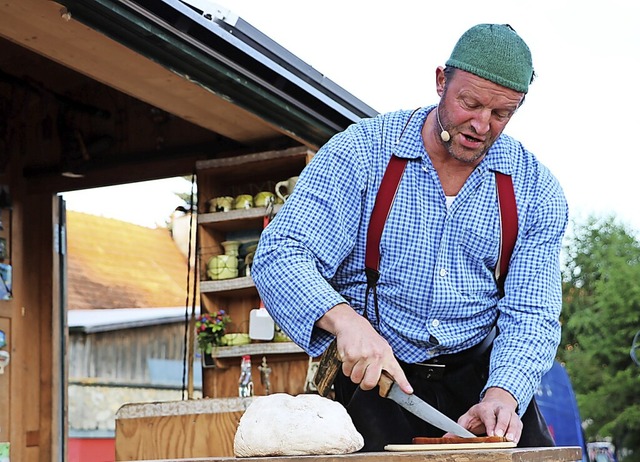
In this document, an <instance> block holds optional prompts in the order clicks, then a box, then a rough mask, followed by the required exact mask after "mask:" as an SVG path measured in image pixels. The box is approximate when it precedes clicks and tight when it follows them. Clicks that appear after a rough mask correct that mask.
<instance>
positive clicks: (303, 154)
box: [196, 146, 314, 179]
mask: <svg viewBox="0 0 640 462" xmlns="http://www.w3.org/2000/svg"><path fill="white" fill-rule="evenodd" d="M313 154H314V151H311V150H310V149H308V148H307V147H305V146H296V147H293V148H289V149H282V150H276V151H265V152H258V153H254V154H246V155H240V156H234V157H224V158H221V159H209V160H201V161H198V162H196V171H197V172H198V174H200V173H202V172H205V171H208V172H213V174H214V175H215V176H216V177H218V178H220V177H223V178H229V177H231V178H232V179H235V178H245V177H246V176H247V175H250V174H255V173H260V174H266V175H272V176H275V177H276V178H277V177H279V176H281V173H282V172H283V171H287V170H289V169H290V168H291V165H292V163H293V164H295V163H296V160H299V161H300V165H302V166H304V165H305V164H306V163H307V161H308V160H309V159H310V158H311V157H313ZM283 178H284V177H283Z"/></svg>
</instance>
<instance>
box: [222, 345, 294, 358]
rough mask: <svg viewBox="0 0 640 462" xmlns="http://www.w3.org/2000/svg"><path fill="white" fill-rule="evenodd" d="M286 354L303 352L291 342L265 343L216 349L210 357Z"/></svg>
mask: <svg viewBox="0 0 640 462" xmlns="http://www.w3.org/2000/svg"><path fill="white" fill-rule="evenodd" d="M287 353H304V350H303V349H302V348H300V347H299V346H298V345H296V344H295V343H293V342H265V343H250V344H248V345H238V346H228V347H217V348H215V349H214V351H213V352H212V353H211V355H212V356H213V357H215V358H240V357H242V356H244V355H251V356H255V355H278V354H287Z"/></svg>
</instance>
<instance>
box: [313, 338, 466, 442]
mask: <svg viewBox="0 0 640 462" xmlns="http://www.w3.org/2000/svg"><path fill="white" fill-rule="evenodd" d="M340 365H341V362H340V360H339V359H338V349H337V342H336V341H335V339H334V340H333V342H331V344H329V347H328V348H327V349H326V350H325V352H324V353H323V354H322V356H321V358H320V361H319V363H318V368H317V369H316V374H315V377H314V383H315V385H316V389H317V390H318V393H319V394H320V395H321V396H325V397H326V396H327V395H328V394H329V391H330V390H331V385H333V381H334V380H335V378H336V375H337V373H338V370H339V369H340ZM378 387H379V389H380V396H382V397H383V398H389V399H391V400H393V401H395V402H396V403H398V404H399V405H400V406H402V407H403V408H404V409H406V410H407V411H409V412H411V413H412V414H414V415H416V416H417V417H419V418H421V419H422V420H424V421H425V422H428V423H430V424H431V425H433V426H435V427H438V428H439V429H441V430H444V431H446V432H449V433H453V434H454V435H456V436H462V437H464V438H471V437H475V436H476V435H474V434H473V433H471V432H470V431H469V430H467V429H466V428H464V427H462V426H461V425H458V424H457V423H456V422H454V421H453V420H451V419H450V418H449V417H447V416H446V415H444V414H443V413H441V412H440V411H438V410H437V409H436V408H434V407H433V406H431V405H429V404H427V403H425V402H424V401H423V400H421V399H420V398H418V397H417V396H415V395H413V394H412V395H408V394H406V393H405V392H403V391H402V390H401V389H400V387H399V386H398V384H396V383H395V381H394V380H393V377H391V375H389V374H388V373H387V372H386V371H382V374H381V375H380V379H379V380H378Z"/></svg>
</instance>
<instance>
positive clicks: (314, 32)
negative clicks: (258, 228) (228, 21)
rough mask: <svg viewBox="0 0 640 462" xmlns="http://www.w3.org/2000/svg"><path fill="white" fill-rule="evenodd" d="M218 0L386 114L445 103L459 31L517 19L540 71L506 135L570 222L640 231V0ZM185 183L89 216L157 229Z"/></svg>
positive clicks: (145, 190) (132, 195) (75, 196)
mask: <svg viewBox="0 0 640 462" xmlns="http://www.w3.org/2000/svg"><path fill="white" fill-rule="evenodd" d="M216 3H217V4H218V5H219V6H221V7H223V8H226V9H228V10H230V11H231V12H233V13H234V14H237V15H238V16H239V17H241V18H242V19H244V20H245V21H247V22H248V23H250V24H251V25H252V26H254V27H256V28H257V29H259V30H260V31H261V32H263V33H264V34H266V35H267V36H269V37H270V38H271V39H273V40H275V41H276V42H278V43H279V44H280V45H282V46H283V47H285V48H286V49H288V50H289V51H290V52H292V53H293V54H294V55H296V56H297V57H298V58H300V59H302V60H303V61H305V62H306V63H307V64H309V65H310V66H312V67H313V68H315V69H316V70H317V71H318V72H320V73H322V74H324V76H325V77H327V78H328V79H330V80H332V81H333V82H335V83H336V84H338V85H340V86H341V87H343V88H344V89H345V90H347V91H348V92H350V93H351V94H352V95H354V96H355V97H357V98H359V99H360V100H362V101H363V102H365V103H366V104H368V105H369V106H371V107H373V108H374V109H375V110H377V111H378V112H386V111H392V110H396V109H412V108H416V107H419V106H426V105H429V104H434V103H436V102H437V94H436V86H435V70H436V68H437V67H438V66H440V65H444V63H445V61H446V60H447V58H448V56H449V54H450V52H451V49H452V48H453V46H454V45H455V43H456V41H457V39H458V38H459V37H460V35H462V34H463V33H464V32H465V31H466V30H467V29H468V28H470V27H471V26H473V25H475V24H478V23H485V22H489V23H508V24H510V25H511V26H512V27H513V28H514V29H515V30H516V31H517V32H518V33H519V34H520V35H521V36H522V37H523V39H524V40H525V41H526V42H527V44H528V45H529V48H530V49H531V53H532V56H533V63H534V69H535V72H536V74H537V78H536V80H535V81H534V83H533V84H532V85H531V86H530V89H529V93H528V95H527V98H526V101H525V103H524V105H523V106H522V107H521V108H520V109H519V110H518V112H517V113H516V114H515V115H514V117H513V118H512V120H511V121H510V122H509V124H508V125H507V128H506V130H505V133H507V134H509V135H511V136H513V137H515V138H516V139H518V140H519V141H521V142H522V143H523V144H524V146H525V147H526V148H527V149H529V150H530V151H531V152H533V153H534V154H535V155H536V156H537V157H538V159H540V161H541V162H542V163H543V164H545V165H546V166H547V167H548V168H549V169H550V170H551V172H552V173H553V174H554V175H555V176H556V177H557V178H558V179H559V181H560V183H561V184H562V186H563V189H564V192H565V195H566V196H567V200H568V202H569V208H570V218H571V219H572V220H573V221H581V220H584V219H585V218H586V217H587V216H589V215H594V214H595V215H597V216H609V215H613V216H615V217H616V218H617V219H618V220H619V221H620V222H622V223H623V224H625V225H627V226H629V227H630V228H631V229H632V230H634V231H636V232H637V231H640V207H638V205H637V201H638V196H640V191H639V190H640V188H639V186H638V183H636V181H639V180H638V178H637V175H638V174H637V171H638V167H639V166H640V159H639V157H640V148H639V143H638V142H637V141H636V140H635V135H634V134H633V133H634V132H635V130H636V129H638V128H640V127H638V126H637V124H638V117H637V115H638V114H640V112H639V111H640V85H639V84H638V83H637V79H638V76H639V72H640V27H638V20H639V19H640V6H638V3H637V2H636V1H634V0H628V1H626V0H607V1H604V0H601V1H594V0H581V1H578V0H555V1H549V0H538V1H535V2H533V1H519V0H509V1H506V0H505V1H499V0H485V1H477V0H473V1H469V0H456V1H452V2H435V1H420V0H394V1H393V2H382V1H379V0H340V1H337V0H323V1H300V0H271V1H264V0H219V1H218V2H216ZM177 180H179V181H177V182H176V179H174V180H170V181H167V182H165V181H157V182H153V183H154V184H153V187H151V186H150V185H147V184H144V186H143V185H142V184H140V185H128V186H122V187H118V188H133V190H132V191H130V192H128V193H126V194H124V198H126V199H123V200H126V202H125V204H127V205H126V206H122V205H120V206H118V203H119V202H117V201H119V200H120V199H119V198H118V197H116V194H117V193H116V192H114V191H113V190H114V189H117V188H101V189H102V191H101V192H99V193H100V194H103V197H105V200H104V201H100V200H99V197H100V196H98V198H96V197H94V198H92V199H93V201H92V203H93V208H92V209H91V210H92V211H91V212H89V213H94V214H97V215H104V216H109V217H112V218H119V219H122V220H125V221H131V222H133V223H138V224H142V225H144V226H150V227H154V226H155V225H156V224H163V223H164V222H165V221H166V219H167V218H168V216H169V215H170V214H171V212H172V211H173V210H174V209H175V207H176V205H180V202H181V201H180V200H179V199H178V203H177V204H176V203H174V202H172V200H173V199H174V198H177V196H175V194H174V192H178V190H179V192H188V191H189V188H190V183H189V182H187V181H185V180H184V179H177ZM156 188H159V189H156ZM163 188H166V189H163ZM173 188H178V190H175V189H173ZM134 190H135V192H134ZM90 193H93V191H92V192H90V191H82V192H81V193H67V194H65V199H66V200H67V208H68V209H70V210H80V211H86V210H83V209H82V208H83V207H85V205H83V204H85V203H86V202H87V201H86V200H85V199H84V196H89V194H90ZM96 194H98V193H96ZM106 197H108V199H107V198H106ZM136 198H137V199H136ZM90 203H91V202H89V204H90ZM98 203H100V204H104V209H101V208H100V207H97V206H96V204H98ZM120 204H122V203H120ZM132 204H135V207H134V206H132ZM86 206H87V207H89V205H86ZM110 207H113V209H114V210H108V209H109V208H110Z"/></svg>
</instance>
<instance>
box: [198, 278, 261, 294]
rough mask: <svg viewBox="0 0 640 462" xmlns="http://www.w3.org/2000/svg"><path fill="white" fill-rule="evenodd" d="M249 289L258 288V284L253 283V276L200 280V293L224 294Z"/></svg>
mask: <svg viewBox="0 0 640 462" xmlns="http://www.w3.org/2000/svg"><path fill="white" fill-rule="evenodd" d="M247 290H256V285H255V284H254V283H253V279H252V278H251V276H244V277H239V278H233V279H223V280H221V281H200V293H203V294H205V293H207V294H214V293H215V294H224V293H227V292H238V291H247Z"/></svg>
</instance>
